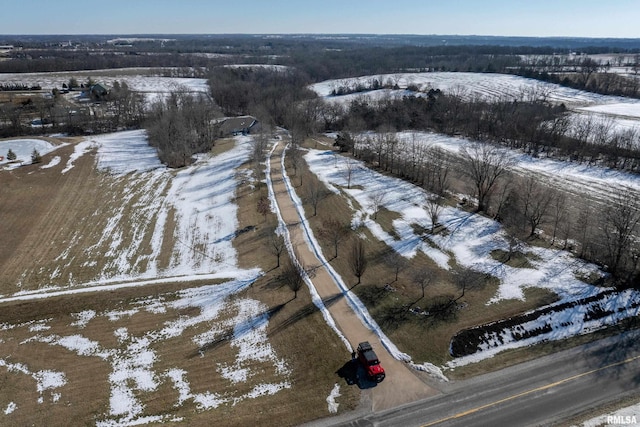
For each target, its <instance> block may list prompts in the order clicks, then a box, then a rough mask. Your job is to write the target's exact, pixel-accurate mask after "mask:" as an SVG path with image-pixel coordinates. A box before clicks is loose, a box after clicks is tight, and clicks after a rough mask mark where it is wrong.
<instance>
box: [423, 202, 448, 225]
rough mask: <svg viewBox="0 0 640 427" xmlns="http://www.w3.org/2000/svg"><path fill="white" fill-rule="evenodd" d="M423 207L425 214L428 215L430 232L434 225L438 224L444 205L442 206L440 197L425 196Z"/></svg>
mask: <svg viewBox="0 0 640 427" xmlns="http://www.w3.org/2000/svg"><path fill="white" fill-rule="evenodd" d="M424 209H425V210H426V211H427V215H429V219H430V220H431V234H433V232H434V231H435V229H436V225H438V220H439V219H440V214H441V213H442V210H443V209H444V207H443V206H442V200H441V198H440V197H438V196H435V197H429V196H426V197H425V203H424Z"/></svg>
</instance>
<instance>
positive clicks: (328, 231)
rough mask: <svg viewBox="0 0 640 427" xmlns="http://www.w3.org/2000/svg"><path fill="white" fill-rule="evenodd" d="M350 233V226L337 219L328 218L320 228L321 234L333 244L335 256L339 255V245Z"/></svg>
mask: <svg viewBox="0 0 640 427" xmlns="http://www.w3.org/2000/svg"><path fill="white" fill-rule="evenodd" d="M348 234H349V226H348V225H347V224H344V223H342V222H340V221H338V220H337V219H327V220H326V221H323V222H322V228H321V229H320V236H322V237H324V238H325V239H327V240H328V241H329V242H331V244H332V245H333V250H334V254H333V257H334V258H337V257H338V246H339V245H340V242H342V241H343V240H344V239H345V238H346V237H347V235H348Z"/></svg>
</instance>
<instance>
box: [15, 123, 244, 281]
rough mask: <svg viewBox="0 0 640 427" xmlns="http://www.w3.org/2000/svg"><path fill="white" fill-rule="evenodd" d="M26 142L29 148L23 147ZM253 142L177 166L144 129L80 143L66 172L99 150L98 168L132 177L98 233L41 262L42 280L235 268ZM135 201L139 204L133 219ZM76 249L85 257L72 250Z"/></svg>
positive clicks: (79, 238) (151, 275)
mask: <svg viewBox="0 0 640 427" xmlns="http://www.w3.org/2000/svg"><path fill="white" fill-rule="evenodd" d="M20 141H25V142H20ZM35 143H36V142H35V141H33V140H12V141H8V142H4V143H3V144H7V145H13V146H15V147H16V151H17V152H20V153H23V152H24V153H30V151H29V150H31V147H32V146H33V145H34V144H35ZM20 146H22V147H23V148H17V147H20ZM249 149H250V148H249V142H248V139H247V138H242V137H239V138H238V139H237V143H236V145H235V147H234V148H233V149H231V150H230V151H228V152H226V153H223V154H221V155H219V156H216V157H212V156H209V155H203V156H201V157H200V158H199V160H198V161H196V162H195V163H194V164H193V165H191V166H189V167H187V168H184V169H181V170H180V171H178V172H174V171H171V170H169V169H167V168H165V167H164V166H163V165H162V164H161V163H160V161H159V160H158V158H157V155H156V153H155V149H153V148H151V147H149V145H148V144H147V142H146V134H145V132H144V131H142V130H140V131H126V132H118V133H113V134H106V135H99V136H95V137H90V138H87V139H86V140H85V141H84V142H81V143H78V144H77V145H75V149H74V153H73V154H72V155H71V156H70V158H69V159H68V160H67V161H66V163H65V167H64V168H63V169H62V173H68V172H69V171H70V170H72V169H73V168H74V162H76V161H77V160H78V159H79V158H80V157H82V156H84V155H87V153H89V152H91V151H92V150H97V166H98V169H99V170H101V171H104V172H106V173H108V174H109V175H111V176H112V177H113V178H114V179H118V178H119V177H124V176H125V175H126V176H127V177H128V179H127V180H125V181H123V182H124V183H125V184H124V185H125V188H124V191H123V193H122V194H121V195H115V194H114V197H117V198H118V199H119V200H118V201H117V203H114V204H113V208H112V209H113V212H112V213H111V214H110V215H109V218H108V221H107V223H106V224H105V226H104V229H103V230H102V231H101V232H100V233H99V236H100V237H99V240H98V241H97V242H95V244H93V246H92V247H89V248H82V247H81V246H80V245H82V244H83V239H82V237H83V236H81V235H77V236H75V237H74V238H73V239H71V241H70V242H68V243H67V244H66V250H65V251H63V252H62V253H60V254H59V255H58V257H57V259H56V264H55V265H54V266H52V267H50V268H47V267H45V266H43V267H42V270H43V272H46V273H45V274H48V277H49V283H46V284H45V283H41V284H40V285H41V287H47V288H48V289H49V290H59V289H64V288H68V287H74V286H87V285H90V286H95V285H96V284H97V283H106V282H109V283H112V282H117V281H125V280H131V279H135V280H144V279H151V278H158V277H177V276H193V275H198V274H211V273H215V272H220V271H235V270H236V265H237V255H236V252H235V250H234V249H233V246H232V242H231V239H232V237H233V236H234V233H235V232H236V231H237V228H238V222H237V219H236V218H237V215H236V211H237V206H236V205H235V204H234V203H232V198H233V194H234V191H235V188H236V185H237V180H236V178H235V169H236V168H237V167H238V166H239V165H241V164H242V163H243V162H244V161H245V160H246V159H247V158H248V155H249ZM43 151H44V150H43ZM45 166H47V165H45ZM104 209H105V208H104V207H102V206H99V207H96V211H95V214H94V215H95V216H96V217H99V216H101V215H102V213H103V212H104ZM130 209H134V210H135V212H136V215H135V217H134V218H133V220H132V218H131V217H130ZM169 217H171V218H172V222H171V224H170V223H169V220H170V218H169ZM170 227H173V229H171V228H170ZM125 230H127V231H126V234H125ZM167 232H170V233H171V234H172V235H174V236H175V238H174V242H173V243H172V245H173V248H172V249H171V251H170V252H171V254H172V256H171V259H170V261H169V262H168V264H167V265H164V264H163V265H161V261H160V258H161V256H162V254H163V253H164V252H163V251H165V252H166V250H167V248H166V245H167V242H166V233H167ZM76 249H77V250H78V251H79V253H82V259H78V258H77V257H75V256H74V255H72V254H73V253H74V252H76ZM78 267H80V268H82V267H84V268H85V269H94V270H95V269H96V268H99V270H100V271H99V272H98V273H97V275H95V276H94V277H93V279H92V280H90V281H89V282H88V283H77V279H75V278H74V275H73V273H72V271H73V270H74V269H77V268H78ZM76 271H77V270H76Z"/></svg>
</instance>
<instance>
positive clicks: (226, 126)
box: [219, 116, 260, 136]
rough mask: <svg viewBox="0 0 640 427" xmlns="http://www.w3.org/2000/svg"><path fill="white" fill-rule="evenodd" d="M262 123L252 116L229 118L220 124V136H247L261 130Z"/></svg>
mask: <svg viewBox="0 0 640 427" xmlns="http://www.w3.org/2000/svg"><path fill="white" fill-rule="evenodd" d="M259 126H260V123H259V122H258V120H256V118H255V117H252V116H239V117H229V118H226V119H224V120H223V121H222V123H221V124H220V130H219V134H220V136H232V135H247V134H249V133H251V132H255V131H256V130H258V129H259Z"/></svg>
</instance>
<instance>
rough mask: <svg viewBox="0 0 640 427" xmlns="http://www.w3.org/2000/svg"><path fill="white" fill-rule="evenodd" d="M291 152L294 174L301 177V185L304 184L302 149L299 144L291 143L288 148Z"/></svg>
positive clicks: (290, 159) (290, 158)
mask: <svg viewBox="0 0 640 427" xmlns="http://www.w3.org/2000/svg"><path fill="white" fill-rule="evenodd" d="M288 153H289V162H290V163H291V167H292V168H293V174H294V175H295V176H297V177H299V178H300V185H302V173H301V172H302V171H301V170H300V169H302V162H303V159H302V151H301V150H300V148H299V147H298V146H297V145H291V147H290V148H289V150H288Z"/></svg>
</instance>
